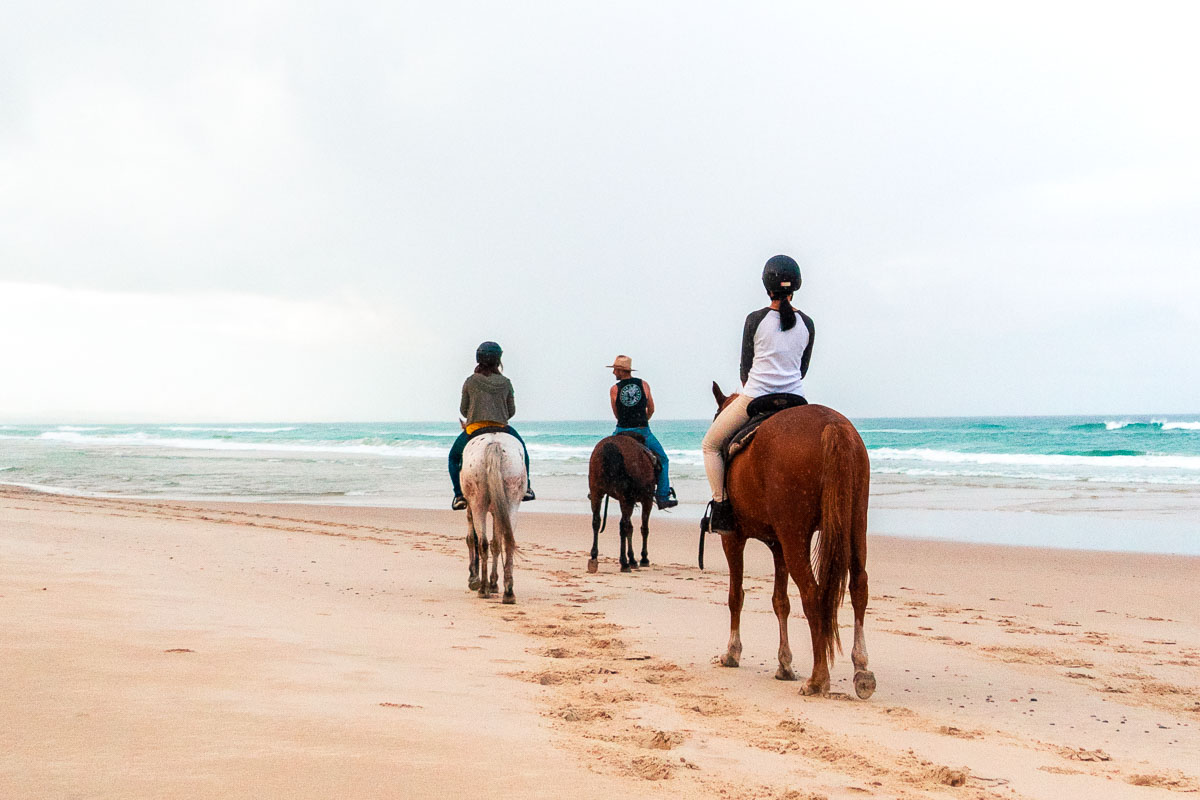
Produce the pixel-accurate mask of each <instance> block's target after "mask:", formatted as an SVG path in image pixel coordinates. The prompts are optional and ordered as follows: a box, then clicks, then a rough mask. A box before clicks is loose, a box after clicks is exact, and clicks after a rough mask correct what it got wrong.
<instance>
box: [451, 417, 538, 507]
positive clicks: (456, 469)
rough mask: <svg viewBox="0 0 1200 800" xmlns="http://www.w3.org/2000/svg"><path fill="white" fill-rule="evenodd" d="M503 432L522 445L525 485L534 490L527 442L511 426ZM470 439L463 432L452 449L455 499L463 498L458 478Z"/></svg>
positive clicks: (452, 480) (505, 427)
mask: <svg viewBox="0 0 1200 800" xmlns="http://www.w3.org/2000/svg"><path fill="white" fill-rule="evenodd" d="M492 430H493V431H494V430H495V428H492ZM503 430H504V432H505V433H509V434H512V435H513V437H514V438H516V440H517V441H518V442H520V443H521V448H522V449H523V450H524V451H525V475H526V481H525V483H526V486H528V487H529V488H530V489H532V488H533V476H532V475H530V474H529V448H528V447H526V446H525V440H524V439H522V438H521V434H519V433H517V429H516V428H514V427H513V426H511V425H505V426H504V428H503ZM470 439H471V437H470V436H468V435H467V432H466V431H463V432H462V433H460V434H459V435H458V438H457V439H455V440H454V445H453V446H451V448H450V482H451V483H452V484H454V496H455V497H462V484H460V483H459V481H458V476H459V474H460V473H461V472H462V457H463V450H465V449H466V448H467V442H468V441H470Z"/></svg>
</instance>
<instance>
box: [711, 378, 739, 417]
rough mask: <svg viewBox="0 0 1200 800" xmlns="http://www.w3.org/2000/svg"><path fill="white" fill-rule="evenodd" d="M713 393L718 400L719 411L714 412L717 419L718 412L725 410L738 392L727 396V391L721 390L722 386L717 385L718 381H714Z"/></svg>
mask: <svg viewBox="0 0 1200 800" xmlns="http://www.w3.org/2000/svg"><path fill="white" fill-rule="evenodd" d="M712 393H713V397H714V398H716V401H717V413H716V414H713V419H716V418H717V414H720V413H721V412H722V411H724V410H725V406H727V405H729V403H730V401H732V400H733V398H735V397H737V396H738V393H737V392H734V393H733V394H731V395H729V396H726V395H725V393H724V392H722V391H721V387H720V386H718V385H717V382H716V381H713V386H712Z"/></svg>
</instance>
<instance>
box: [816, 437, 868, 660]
mask: <svg viewBox="0 0 1200 800" xmlns="http://www.w3.org/2000/svg"><path fill="white" fill-rule="evenodd" d="M852 443H853V441H852V440H851V438H850V437H849V436H847V435H846V431H845V430H844V428H843V427H842V426H841V425H839V424H832V425H827V426H826V427H825V429H824V430H823V431H822V432H821V450H822V455H823V461H824V474H823V475H822V476H821V535H820V541H819V542H818V544H817V553H816V563H815V564H814V566H815V569H814V572H815V573H816V579H817V609H818V611H817V617H818V624H817V628H818V630H819V631H820V633H821V641H822V642H823V643H824V646H825V655H826V656H827V657H828V659H829V662H830V663H833V656H834V650H835V648H836V650H837V651H838V652H841V650H842V641H841V636H840V635H839V633H838V607H839V606H841V604H842V597H843V596H844V595H845V593H846V578H847V576H848V574H849V571H850V549H851V546H852V544H853V519H854V490H855V487H856V486H857V485H858V482H859V477H860V476H859V475H858V472H859V464H858V461H857V459H856V458H855V457H854V450H853V448H852V447H851V445H852Z"/></svg>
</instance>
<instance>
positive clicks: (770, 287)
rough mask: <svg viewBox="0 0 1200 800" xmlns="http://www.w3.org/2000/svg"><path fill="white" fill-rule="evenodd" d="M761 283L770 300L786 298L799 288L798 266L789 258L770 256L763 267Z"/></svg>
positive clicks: (794, 260)
mask: <svg viewBox="0 0 1200 800" xmlns="http://www.w3.org/2000/svg"><path fill="white" fill-rule="evenodd" d="M762 282H763V286H765V287H766V289H767V294H769V295H770V296H771V298H772V299H777V298H778V297H786V296H787V295H789V294H791V293H792V292H794V291H796V290H797V289H799V288H800V265H799V264H797V263H796V259H794V258H792V257H791V256H771V258H769V259H767V265H766V266H765V267H763V274H762Z"/></svg>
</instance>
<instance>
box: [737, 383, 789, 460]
mask: <svg viewBox="0 0 1200 800" xmlns="http://www.w3.org/2000/svg"><path fill="white" fill-rule="evenodd" d="M806 405H808V401H807V400H805V399H804V398H803V397H801V396H800V395H798V394H786V393H779V394H764V395H763V396H762V397H756V398H754V399H753V400H751V401H750V405H749V406H747V407H746V413H747V414H749V415H750V419H749V420H747V421H746V424H745V425H743V426H742V427H740V428H738V430H737V432H736V433H735V434H733V436H731V437H730V439H729V441H728V442H726V443H725V446H724V447H723V448H721V455H722V456H723V457H724V459H725V463H726V464H728V463H729V461H730V459H732V458H733V457H734V456H736V455H737V454H738V453H740V452H742V451H743V450H745V449H746V447H747V446H748V445H749V444H750V442H751V441H753V440H754V434H755V433H757V432H758V427H759V426H760V425H762V424H763V423H764V422H766V421H767V420H768V419H770V418H771V417H772V416H774V415H775V414H777V413H779V412H780V411H783V410H784V409H787V408H795V407H796V406H806Z"/></svg>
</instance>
